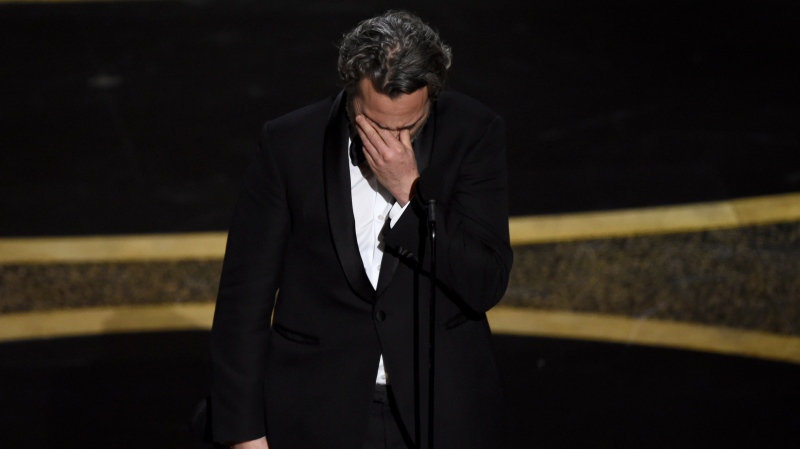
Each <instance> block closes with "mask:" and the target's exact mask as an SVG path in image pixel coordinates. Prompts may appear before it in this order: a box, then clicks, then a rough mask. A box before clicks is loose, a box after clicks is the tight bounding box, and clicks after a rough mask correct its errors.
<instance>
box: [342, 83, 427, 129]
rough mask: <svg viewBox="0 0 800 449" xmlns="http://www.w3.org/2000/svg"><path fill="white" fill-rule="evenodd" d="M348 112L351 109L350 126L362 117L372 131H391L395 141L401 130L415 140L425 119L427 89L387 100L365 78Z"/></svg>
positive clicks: (385, 96) (386, 97) (386, 96)
mask: <svg viewBox="0 0 800 449" xmlns="http://www.w3.org/2000/svg"><path fill="white" fill-rule="evenodd" d="M349 109H352V110H349V111H348V114H350V121H351V123H355V118H356V116H358V115H363V116H364V117H366V118H367V119H368V120H369V121H370V122H371V123H372V125H373V126H374V127H375V128H379V129H385V130H388V131H392V133H393V134H394V135H395V137H397V138H399V135H400V131H401V130H404V129H407V130H409V131H410V133H411V138H412V139H414V137H416V134H417V133H418V132H419V130H420V129H422V126H423V125H424V124H425V120H427V119H428V113H429V111H430V101H428V87H427V86H425V87H423V88H421V89H418V90H416V91H414V92H412V93H410V94H401V95H400V96H398V97H396V98H390V97H389V96H388V95H385V94H382V93H380V92H378V91H377V90H375V88H374V87H373V86H372V81H371V80H369V79H366V78H364V79H362V80H361V81H360V82H359V95H357V96H356V97H354V98H353V101H352V103H351V108H349Z"/></svg>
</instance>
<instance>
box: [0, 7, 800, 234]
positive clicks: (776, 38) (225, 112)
mask: <svg viewBox="0 0 800 449" xmlns="http://www.w3.org/2000/svg"><path fill="white" fill-rule="evenodd" d="M390 7H395V8H397V7H403V8H406V9H410V10H412V11H415V12H417V13H419V14H420V15H421V16H422V17H423V18H424V19H425V20H427V21H429V22H430V23H431V24H433V25H434V26H435V27H436V28H438V29H439V30H440V32H441V34H442V36H443V38H444V39H445V40H446V42H448V43H450V44H451V45H452V47H453V49H454V55H455V59H454V66H453V69H452V72H451V73H452V74H451V79H450V81H451V82H450V85H451V86H452V87H454V88H456V89H459V90H462V91H464V92H466V93H469V94H471V95H473V96H475V97H477V98H478V99H481V100H482V101H484V102H485V103H487V104H488V105H490V106H491V107H492V108H494V109H495V110H496V111H497V112H499V113H500V114H502V115H503V116H504V117H505V118H506V120H507V123H508V148H509V165H510V167H511V178H510V182H511V211H512V214H513V215H526V214H541V213H556V212H569V211H587V210H599V209H615V208H626V207H640V206H651V205H660V204H675V203H684V202H696V201H708V200H719V199H727V198H731V197H741V196H751V195H759V194H771V193H779V192H789V191H797V190H800V151H798V149H799V148H800V137H799V136H798V129H799V127H798V126H797V124H798V123H800V102H798V89H796V87H795V84H796V83H797V80H798V74H799V73H800V71H798V58H797V55H798V54H800V51H798V50H800V47H799V46H798V44H797V43H796V42H795V41H796V39H794V38H795V37H797V30H798V29H799V28H800V14H798V12H800V6H798V3H797V2H793V1H775V0H770V1H759V2H756V1H740V0H739V1H708V0H705V1H696V0H691V1H688V0H684V1H670V2H665V1H653V0H637V1H622V0H611V1H603V2H594V1H531V2H515V1H504V0H498V1H491V2H485V1H484V2H479V1H474V0H473V1H469V0H468V1H461V2H450V3H447V2H445V3H441V2H439V3H437V2H423V1H406V2H387V1H360V2H359V1H349V2H348V1H326V2H310V1H263V2H255V1H252V2H241V1H238V2H237V1H233V2H211V1H209V2H204V1H194V2H168V1H156V2H106V3H67V4H46V5H43V4H2V5H0V54H2V55H3V64H2V65H0V79H1V80H2V83H0V98H2V108H0V114H2V115H1V116H0V148H2V151H1V152H0V170H2V175H1V176H0V210H2V211H3V213H2V214H0V235H5V236H21V235H51V234H98V233H100V234H106V233H142V232H177V231H201V230H224V229H226V228H227V224H228V219H229V217H230V212H231V209H232V203H233V200H234V198H235V195H236V191H237V188H238V179H239V177H240V176H241V174H242V173H243V171H244V168H245V166H246V164H247V161H248V160H249V158H250V157H251V156H252V154H253V152H254V149H255V145H256V140H257V136H258V130H259V128H260V125H261V124H262V123H263V122H264V121H265V120H268V119H270V118H273V117H276V116H278V115H280V114H283V113H285V112H288V111H289V110H292V109H294V108H298V107H301V106H303V105H306V104H308V103H310V102H313V101H316V100H318V99H321V98H323V97H325V96H328V95H333V94H335V93H336V92H337V89H338V87H337V75H336V70H335V64H336V57H337V52H336V49H335V44H336V42H337V41H338V40H339V38H340V37H341V34H342V33H343V32H344V31H346V30H347V29H349V28H350V27H352V26H353V25H354V24H355V23H357V21H359V20H361V19H364V18H366V17H369V16H370V15H372V14H374V13H378V12H382V11H384V10H386V9H388V8H390Z"/></svg>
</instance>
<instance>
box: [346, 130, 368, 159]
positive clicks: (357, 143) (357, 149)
mask: <svg viewBox="0 0 800 449" xmlns="http://www.w3.org/2000/svg"><path fill="white" fill-rule="evenodd" d="M365 160H367V158H366V157H364V145H363V144H362V143H361V136H359V135H358V134H356V135H355V136H353V137H352V138H351V139H350V163H352V164H353V165H356V166H358V165H361V163H362V162H364V161H365Z"/></svg>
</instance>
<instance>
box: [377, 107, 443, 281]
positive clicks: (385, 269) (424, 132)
mask: <svg viewBox="0 0 800 449" xmlns="http://www.w3.org/2000/svg"><path fill="white" fill-rule="evenodd" d="M436 109H437V108H436V102H433V104H431V112H430V116H429V117H428V121H427V122H425V126H423V127H422V129H421V130H420V131H419V134H418V135H417V138H416V139H415V140H414V156H416V158H417V170H419V172H420V173H422V172H423V170H425V168H427V167H428V163H429V162H430V160H431V156H432V154H433V141H434V137H435V134H436ZM410 208H411V206H409V209H410ZM413 213H414V212H413V211H411V210H406V211H405V212H403V214H413ZM399 262H400V259H398V258H397V257H395V256H394V255H392V254H390V253H389V252H388V251H385V252H384V253H383V260H381V272H380V274H379V275H378V288H377V295H378V296H380V295H381V294H382V293H383V292H384V290H386V287H388V286H389V284H390V283H391V282H392V278H393V277H394V272H395V270H397V265H398V264H399Z"/></svg>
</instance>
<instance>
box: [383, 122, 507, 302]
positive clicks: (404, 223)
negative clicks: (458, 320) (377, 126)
mask: <svg viewBox="0 0 800 449" xmlns="http://www.w3.org/2000/svg"><path fill="white" fill-rule="evenodd" d="M465 146H466V147H467V148H466V149H464V153H463V156H462V157H460V158H455V157H451V155H441V154H440V155H438V157H437V158H435V160H432V161H431V164H430V165H429V166H428V167H427V168H426V169H425V170H424V171H423V172H422V173H421V174H420V177H419V179H418V180H417V183H416V185H415V189H416V191H415V196H414V199H413V200H412V202H413V204H412V211H413V213H409V212H410V211H408V210H406V211H405V213H403V215H402V216H401V217H400V219H399V220H398V221H397V224H396V225H395V226H394V227H393V228H392V229H391V231H389V233H388V234H387V235H386V237H385V242H386V243H385V244H386V248H387V250H388V251H392V252H393V253H395V254H398V255H400V256H401V257H403V256H404V255H406V254H408V252H409V251H417V248H419V247H420V239H424V238H425V233H424V229H425V222H426V211H425V205H426V204H427V203H428V200H429V199H434V200H436V249H437V253H436V256H437V268H436V269H437V273H436V274H437V282H438V283H439V285H440V288H442V289H444V290H445V291H446V292H447V293H448V295H449V296H450V297H451V298H453V299H454V300H456V301H458V302H460V303H462V305H465V306H466V307H467V308H469V309H470V310H472V311H473V312H476V313H483V312H486V311H487V310H489V309H490V308H492V307H493V306H494V305H495V304H497V302H498V301H500V299H501V298H502V297H503V294H504V293H505V290H506V287H507V286H508V278H509V272H510V270H511V264H512V260H513V253H512V251H511V245H510V243H509V234H508V180H507V178H508V175H507V167H506V158H505V125H504V123H503V120H502V119H501V118H500V117H499V116H495V117H494V119H493V120H492V121H491V122H490V123H489V124H488V126H487V127H486V128H485V130H484V131H483V133H482V134H479V138H477V139H476V140H475V141H473V142H471V143H468V144H466V145H465ZM437 151H439V150H438V149H437ZM454 165H455V167H454ZM453 170H456V173H455V176H452V177H451V176H445V175H444V174H446V173H450V172H452V171H453ZM428 251H429V250H428ZM428 251H426V252H428ZM426 259H429V257H425V258H423V259H422V263H423V265H422V269H423V271H425V270H429V266H430V265H429V261H428V260H426Z"/></svg>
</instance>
